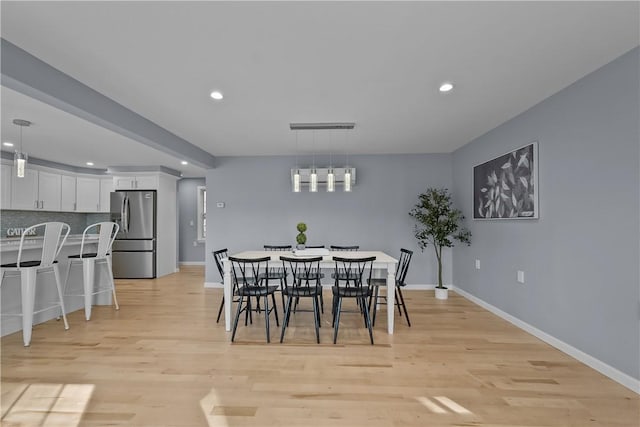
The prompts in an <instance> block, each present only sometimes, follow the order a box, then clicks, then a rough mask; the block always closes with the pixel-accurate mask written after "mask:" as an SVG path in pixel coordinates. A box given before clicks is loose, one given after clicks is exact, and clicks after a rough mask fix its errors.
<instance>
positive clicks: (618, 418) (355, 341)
mask: <svg viewBox="0 0 640 427" xmlns="http://www.w3.org/2000/svg"><path fill="white" fill-rule="evenodd" d="M203 281H204V276H203V269H202V268H201V267H197V266H196V267H191V266H190V267H186V268H183V269H182V271H181V272H180V273H177V274H173V275H170V276H166V277H163V278H160V279H155V280H117V281H116V286H117V290H118V301H119V303H120V307H121V309H120V310H119V311H116V310H114V309H113V308H112V307H103V306H97V307H94V309H93V314H92V319H91V321H88V322H87V321H85V320H84V314H83V312H82V311H76V312H74V313H71V314H70V315H69V322H70V326H71V329H69V330H68V331H64V329H63V328H62V327H61V325H60V322H57V321H55V320H51V321H49V322H46V323H44V324H40V325H36V326H35V327H34V330H33V340H32V344H31V347H28V348H25V347H23V346H22V337H21V333H17V334H12V335H9V336H6V337H3V338H2V342H1V344H2V348H1V350H2V359H1V363H2V376H1V386H2V400H1V405H2V408H1V413H2V425H3V426H5V425H7V426H29V427H31V426H36V425H38V426H44V425H64V426H65V427H72V426H105V425H109V426H149V427H164V426H180V427H192V426H193V427H195V426H209V427H213V426H224V427H231V426H348V427H358V426H368V427H377V426H380V427H396V426H402V427H407V426H429V427H438V426H485V427H489V426H495V427H518V426H521V427H533V426H548V427H557V426H576V427H582V426H587V425H588V426H598V427H600V426H601V427H623V426H624V427H638V426H639V425H640V423H639V420H640V399H639V396H638V395H636V394H634V393H633V392H631V391H629V390H628V389H626V388H624V387H622V386H621V385H619V384H617V383H615V382H614V381H612V380H610V379H608V378H606V377H604V376H603V375H601V374H600V373H598V372H596V371H594V370H592V369H591V368H589V367H587V366H585V365H584V364H582V363H580V362H578V361H577V360H575V359H573V358H571V357H569V356H567V355H566V354H564V353H562V352H560V351H558V350H556V349H554V348H553V347H551V346H549V345H547V344H546V343H544V342H542V341H540V340H538V339H537V338H535V337H533V336H531V335H529V334H527V333H525V332H523V331H522V330H520V329H518V328H516V327H515V326H513V325H511V324H510V323H508V322H505V321H503V320H502V319H500V318H498V317H497V316H495V315H493V314H491V313H489V312H487V311H486V310H484V309H482V308H481V307H479V306H477V305H475V304H473V303H471V302H469V301H467V300H466V299H464V298H462V297H460V296H457V295H456V294H450V298H449V300H446V301H439V300H436V299H435V298H434V296H433V291H410V290H407V291H406V292H405V299H406V303H407V306H408V309H409V312H410V315H411V321H412V325H413V326H412V327H408V326H407V324H406V321H405V319H404V318H401V317H397V318H396V331H395V334H394V335H388V334H387V333H386V322H385V320H386V317H385V316H384V315H382V316H378V318H377V324H376V327H375V331H374V338H375V343H376V344H375V345H374V346H371V345H370V344H369V336H368V332H367V330H366V329H365V328H364V325H363V322H362V319H361V318H360V316H359V315H358V314H354V313H345V314H344V315H343V316H342V319H341V326H340V334H339V337H338V344H337V345H334V344H333V343H332V342H333V329H332V327H331V315H330V313H329V312H328V311H327V312H325V314H324V315H323V317H322V322H321V323H322V327H321V331H320V339H321V344H319V345H318V344H316V343H315V330H314V327H313V318H312V317H311V315H310V314H309V313H303V312H299V313H296V314H294V315H292V318H291V322H290V325H289V327H288V328H287V333H286V336H285V342H284V344H280V343H279V335H280V329H279V328H278V327H276V326H275V321H272V323H271V329H272V330H271V340H272V342H271V343H270V344H267V343H266V342H265V327H264V317H263V316H260V315H256V316H254V319H253V324H252V325H249V326H244V323H243V324H242V325H241V326H239V327H238V334H237V337H236V342H235V343H231V342H230V334H229V333H228V332H226V331H225V330H224V326H223V323H220V324H216V322H215V317H216V315H217V309H218V305H219V303H220V298H221V296H222V292H221V290H220V289H205V288H203V286H202V284H203ZM325 292H326V293H325V302H326V301H330V299H331V296H330V293H329V292H328V290H327V291H325ZM278 305H279V301H278ZM325 308H327V307H325ZM279 309H281V308H280V307H279ZM280 313H281V312H280ZM381 313H383V312H381ZM280 319H282V315H281V316H280Z"/></svg>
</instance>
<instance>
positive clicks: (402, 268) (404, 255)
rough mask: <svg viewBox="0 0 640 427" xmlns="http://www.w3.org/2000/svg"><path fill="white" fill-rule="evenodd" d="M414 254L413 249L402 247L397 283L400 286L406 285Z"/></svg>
mask: <svg viewBox="0 0 640 427" xmlns="http://www.w3.org/2000/svg"><path fill="white" fill-rule="evenodd" d="M412 256H413V251H410V250H409V249H404V248H401V249H400V260H399V261H398V268H397V269H396V283H397V284H398V285H400V286H404V281H405V279H406V277H407V271H409V263H410V262H411V257H412Z"/></svg>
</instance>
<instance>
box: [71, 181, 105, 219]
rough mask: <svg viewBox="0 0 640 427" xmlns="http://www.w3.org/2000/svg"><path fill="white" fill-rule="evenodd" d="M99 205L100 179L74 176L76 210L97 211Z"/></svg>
mask: <svg viewBox="0 0 640 427" xmlns="http://www.w3.org/2000/svg"><path fill="white" fill-rule="evenodd" d="M99 205H100V179H99V178H85V177H78V178H76V207H77V211H78V212H98V209H99Z"/></svg>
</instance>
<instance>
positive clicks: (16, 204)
mask: <svg viewBox="0 0 640 427" xmlns="http://www.w3.org/2000/svg"><path fill="white" fill-rule="evenodd" d="M39 206H40V204H39V199H38V171H37V170H34V169H28V168H27V169H25V171H24V178H18V177H16V176H12V177H11V209H21V210H36V209H39Z"/></svg>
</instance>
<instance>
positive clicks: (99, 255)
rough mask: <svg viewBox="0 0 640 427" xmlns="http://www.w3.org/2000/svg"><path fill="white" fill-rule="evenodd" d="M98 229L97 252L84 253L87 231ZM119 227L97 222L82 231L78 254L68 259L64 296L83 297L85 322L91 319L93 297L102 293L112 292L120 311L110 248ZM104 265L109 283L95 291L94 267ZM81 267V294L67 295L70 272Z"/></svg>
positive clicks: (112, 223) (117, 308)
mask: <svg viewBox="0 0 640 427" xmlns="http://www.w3.org/2000/svg"><path fill="white" fill-rule="evenodd" d="M94 229H98V230H96V231H98V233H99V234H98V250H97V252H91V253H85V252H84V247H85V244H86V242H87V239H88V237H89V235H90V233H89V231H90V230H94ZM119 229H120V227H119V226H118V224H116V223H115V222H97V223H95V224H91V225H90V226H88V227H87V228H85V229H84V232H83V233H82V243H81V244H80V254H78V255H71V256H70V257H69V272H68V274H67V280H66V281H65V284H64V289H65V292H64V295H65V296H75V297H79V296H83V297H84V317H85V318H86V319H87V320H90V319H91V306H92V302H93V301H92V300H93V296H94V295H97V294H100V293H103V292H112V293H113V302H114V304H115V306H116V310H120V306H119V305H118V299H117V298H116V287H115V284H114V281H113V271H112V269H111V246H112V245H113V241H114V240H115V238H116V235H117V234H118V230H119ZM96 264H97V265H98V266H100V265H104V266H106V267H107V268H106V271H107V277H108V281H109V283H107V286H106V287H102V288H101V287H98V288H97V289H95V267H96ZM79 265H82V285H83V286H82V292H81V293H69V291H70V289H69V277H71V270H72V268H73V267H74V266H79Z"/></svg>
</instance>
